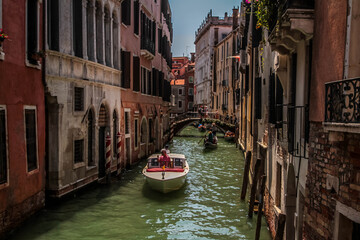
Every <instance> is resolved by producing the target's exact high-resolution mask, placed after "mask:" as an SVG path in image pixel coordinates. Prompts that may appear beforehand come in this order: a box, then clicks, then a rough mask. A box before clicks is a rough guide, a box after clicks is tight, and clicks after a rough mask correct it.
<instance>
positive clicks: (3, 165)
mask: <svg viewBox="0 0 360 240" xmlns="http://www.w3.org/2000/svg"><path fill="white" fill-rule="evenodd" d="M5 120H6V117H5V110H4V109H0V184H3V183H6V182H7V149H6V123H5Z"/></svg>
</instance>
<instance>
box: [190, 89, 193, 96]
mask: <svg viewBox="0 0 360 240" xmlns="http://www.w3.org/2000/svg"><path fill="white" fill-rule="evenodd" d="M193 95H194V89H193V88H189V96H193Z"/></svg>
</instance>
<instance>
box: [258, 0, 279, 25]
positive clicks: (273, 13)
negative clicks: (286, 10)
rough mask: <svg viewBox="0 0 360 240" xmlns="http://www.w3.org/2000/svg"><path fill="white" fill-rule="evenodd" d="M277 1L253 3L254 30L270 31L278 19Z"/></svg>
mask: <svg viewBox="0 0 360 240" xmlns="http://www.w3.org/2000/svg"><path fill="white" fill-rule="evenodd" d="M278 6H279V4H278V1H277V0H259V1H256V2H254V12H255V14H256V17H257V23H256V28H260V27H264V28H266V29H270V27H271V26H272V24H274V21H276V20H277V17H278Z"/></svg>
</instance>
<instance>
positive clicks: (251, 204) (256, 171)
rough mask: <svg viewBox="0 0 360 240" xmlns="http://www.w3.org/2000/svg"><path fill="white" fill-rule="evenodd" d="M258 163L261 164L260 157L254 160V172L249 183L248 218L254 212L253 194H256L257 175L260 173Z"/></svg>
mask: <svg viewBox="0 0 360 240" xmlns="http://www.w3.org/2000/svg"><path fill="white" fill-rule="evenodd" d="M260 165H261V160H260V159H258V160H256V163H255V172H254V177H253V182H252V185H251V193H250V204H249V212H248V217H249V218H252V216H253V213H254V202H255V195H256V191H257V183H258V180H259V175H260Z"/></svg>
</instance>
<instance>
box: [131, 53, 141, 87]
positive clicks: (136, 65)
mask: <svg viewBox="0 0 360 240" xmlns="http://www.w3.org/2000/svg"><path fill="white" fill-rule="evenodd" d="M133 90H134V91H135V92H139V91H140V58H139V57H138V56H134V57H133Z"/></svg>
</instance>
